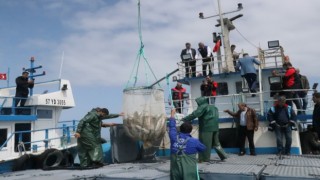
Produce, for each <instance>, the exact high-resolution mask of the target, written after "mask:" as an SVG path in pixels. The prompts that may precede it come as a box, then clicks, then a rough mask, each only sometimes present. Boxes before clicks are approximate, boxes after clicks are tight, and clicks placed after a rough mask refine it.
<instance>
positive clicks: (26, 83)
mask: <svg viewBox="0 0 320 180" xmlns="http://www.w3.org/2000/svg"><path fill="white" fill-rule="evenodd" d="M28 78H29V73H28V72H26V71H25V72H23V73H22V76H19V77H17V78H16V85H17V87H16V95H15V97H16V98H15V104H14V105H15V107H17V106H18V104H19V102H20V107H24V105H25V103H26V101H27V98H28V94H29V88H30V89H31V88H33V86H34V83H33V80H28Z"/></svg>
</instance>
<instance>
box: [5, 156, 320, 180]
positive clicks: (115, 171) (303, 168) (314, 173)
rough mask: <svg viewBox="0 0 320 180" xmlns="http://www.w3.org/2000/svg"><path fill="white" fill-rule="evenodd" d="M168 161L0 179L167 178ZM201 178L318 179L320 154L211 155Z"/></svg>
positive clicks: (24, 173)
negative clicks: (224, 158) (223, 156)
mask: <svg viewBox="0 0 320 180" xmlns="http://www.w3.org/2000/svg"><path fill="white" fill-rule="evenodd" d="M169 171H170V161H169V160H168V159H165V158H161V159H159V160H157V162H148V163H146V162H139V163H123V164H111V165H107V166H104V167H102V168H99V169H91V170H51V171H44V170H26V171H19V172H13V173H5V174H0V179H2V178H3V179H4V178H5V179H6V180H11V179H33V180H36V179H47V180H49V179H114V180H119V179H123V180H132V179H135V180H138V179H139V180H144V179H146V180H147V179H149V180H150V179H154V180H167V179H170V176H169ZM199 172H200V177H201V179H219V180H221V179H229V180H230V179H232V180H234V179H239V180H240V179H241V180H246V179H252V180H253V179H255V180H256V179H262V180H267V179H277V180H282V179H299V180H301V179H306V180H307V179H320V156H316V155H303V156H296V155H291V156H276V155H257V156H249V155H245V156H237V155H235V154H231V155H230V157H229V158H228V159H227V160H225V161H220V160H219V158H218V157H217V156H216V155H212V160H211V161H210V162H206V163H201V164H199Z"/></svg>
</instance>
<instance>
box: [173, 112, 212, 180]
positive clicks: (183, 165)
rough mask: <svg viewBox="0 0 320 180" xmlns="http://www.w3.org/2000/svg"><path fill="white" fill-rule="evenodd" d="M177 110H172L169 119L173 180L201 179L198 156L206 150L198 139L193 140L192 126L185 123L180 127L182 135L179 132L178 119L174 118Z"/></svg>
mask: <svg viewBox="0 0 320 180" xmlns="http://www.w3.org/2000/svg"><path fill="white" fill-rule="evenodd" d="M175 112H176V110H175V109H172V110H171V117H170V119H169V136H170V143H171V147H170V150H171V164H170V167H171V168H170V179H171V180H180V179H183V180H189V179H190V180H195V179H199V175H198V170H197V169H198V168H197V159H196V154H197V153H198V152H202V151H204V150H205V149H206V147H205V145H203V144H202V143H201V142H200V141H199V140H198V139H195V138H193V137H192V136H191V135H190V133H191V131H192V125H191V124H190V123H188V122H184V123H183V124H182V125H181V126H180V133H178V132H177V128H176V119H175V118H174V115H175Z"/></svg>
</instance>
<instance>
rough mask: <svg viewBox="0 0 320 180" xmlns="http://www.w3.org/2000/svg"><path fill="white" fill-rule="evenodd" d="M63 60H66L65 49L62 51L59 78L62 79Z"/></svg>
mask: <svg viewBox="0 0 320 180" xmlns="http://www.w3.org/2000/svg"><path fill="white" fill-rule="evenodd" d="M63 62H64V51H62V56H61V64H60V72H59V79H61V74H62V67H63Z"/></svg>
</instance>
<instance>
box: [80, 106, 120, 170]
mask: <svg viewBox="0 0 320 180" xmlns="http://www.w3.org/2000/svg"><path fill="white" fill-rule="evenodd" d="M119 116H122V113H120V114H109V111H108V109H106V108H95V109H92V110H91V111H90V112H88V114H87V115H86V116H85V117H83V118H82V119H81V120H80V122H79V124H78V127H77V131H76V133H75V135H74V136H75V137H76V138H77V139H78V140H77V143H78V144H77V148H78V154H79V159H80V166H81V167H92V166H94V167H101V166H103V151H102V146H101V126H104V127H107V126H111V124H103V123H102V120H103V119H111V118H117V117H119Z"/></svg>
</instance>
